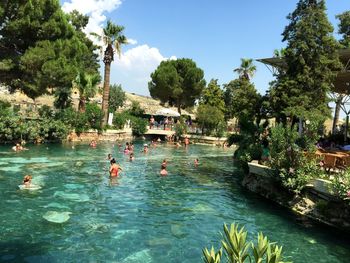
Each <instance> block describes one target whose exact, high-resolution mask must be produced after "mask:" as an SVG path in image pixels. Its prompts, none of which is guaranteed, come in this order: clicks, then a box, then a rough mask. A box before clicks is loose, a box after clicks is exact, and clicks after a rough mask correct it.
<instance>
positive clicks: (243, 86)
mask: <svg viewBox="0 0 350 263" xmlns="http://www.w3.org/2000/svg"><path fill="white" fill-rule="evenodd" d="M224 89H225V91H224V99H225V105H226V117H227V118H232V117H236V118H237V119H238V121H239V122H240V121H241V120H242V119H249V120H250V121H253V120H254V119H255V117H256V115H257V113H259V111H260V104H261V103H260V102H261V101H260V100H261V96H260V94H259V93H258V92H257V90H256V89H255V87H254V85H253V84H252V83H250V82H249V80H247V79H245V78H238V79H235V80H232V81H231V82H230V83H228V84H225V85H224Z"/></svg>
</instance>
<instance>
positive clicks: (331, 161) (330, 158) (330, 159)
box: [323, 154, 337, 173]
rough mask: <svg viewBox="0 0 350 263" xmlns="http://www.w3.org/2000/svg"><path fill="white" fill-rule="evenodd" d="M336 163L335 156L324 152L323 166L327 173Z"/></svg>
mask: <svg viewBox="0 0 350 263" xmlns="http://www.w3.org/2000/svg"><path fill="white" fill-rule="evenodd" d="M336 164H337V157H336V156H334V155H330V154H325V155H324V158H323V168H324V169H325V171H326V172H327V173H329V172H330V170H331V169H333V170H334V169H335V168H336Z"/></svg>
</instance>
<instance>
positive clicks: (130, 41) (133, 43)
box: [128, 38, 137, 45]
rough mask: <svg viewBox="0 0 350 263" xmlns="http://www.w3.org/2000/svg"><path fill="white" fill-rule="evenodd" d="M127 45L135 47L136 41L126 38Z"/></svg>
mask: <svg viewBox="0 0 350 263" xmlns="http://www.w3.org/2000/svg"><path fill="white" fill-rule="evenodd" d="M128 43H129V44H130V45H136V44H137V40H135V39H132V38H128Z"/></svg>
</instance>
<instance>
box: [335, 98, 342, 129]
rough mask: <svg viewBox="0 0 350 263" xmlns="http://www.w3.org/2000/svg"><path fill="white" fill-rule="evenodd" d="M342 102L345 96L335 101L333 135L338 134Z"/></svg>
mask: <svg viewBox="0 0 350 263" xmlns="http://www.w3.org/2000/svg"><path fill="white" fill-rule="evenodd" d="M342 100H343V96H342V95H339V97H338V98H337V100H336V101H335V110H334V118H333V127H332V134H334V133H336V128H337V124H338V121H339V112H340V104H341V102H342Z"/></svg>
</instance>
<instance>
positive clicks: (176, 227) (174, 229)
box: [171, 225, 186, 238]
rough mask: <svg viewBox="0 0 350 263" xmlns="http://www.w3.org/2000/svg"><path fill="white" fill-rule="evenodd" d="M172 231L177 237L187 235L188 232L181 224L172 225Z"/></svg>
mask: <svg viewBox="0 0 350 263" xmlns="http://www.w3.org/2000/svg"><path fill="white" fill-rule="evenodd" d="M171 233H172V234H173V235H174V236H175V237H177V238H182V237H185V236H186V233H185V232H183V231H182V227H181V226H179V225H171Z"/></svg>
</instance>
